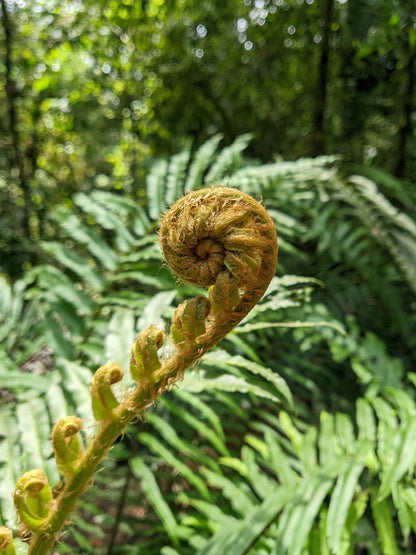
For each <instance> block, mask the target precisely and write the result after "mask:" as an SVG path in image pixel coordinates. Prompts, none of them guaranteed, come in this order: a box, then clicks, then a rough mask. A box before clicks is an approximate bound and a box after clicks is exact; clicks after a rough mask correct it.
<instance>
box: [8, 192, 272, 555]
mask: <svg viewBox="0 0 416 555" xmlns="http://www.w3.org/2000/svg"><path fill="white" fill-rule="evenodd" d="M160 243H161V246H162V250H163V253H164V256H165V258H166V261H167V263H168V265H169V266H170V267H171V268H172V269H173V271H174V272H175V273H176V274H177V275H178V277H179V278H181V279H182V280H184V281H186V282H189V283H193V284H196V285H200V286H206V287H209V290H208V297H205V296H202V295H198V296H197V297H195V298H193V299H190V300H188V301H185V302H184V303H182V304H181V305H179V306H178V307H177V309H176V311H175V314H174V316H173V319H172V324H171V330H170V335H169V337H168V338H166V337H165V333H164V331H162V330H160V329H158V328H157V327H156V326H153V325H151V326H149V327H148V328H147V329H145V330H144V331H142V332H141V333H140V334H139V335H138V337H137V339H136V341H135V342H134V343H133V346H132V352H131V358H130V368H129V370H130V375H131V378H132V379H133V381H134V382H135V387H134V389H132V390H131V392H130V393H128V395H127V396H126V397H125V398H124V399H123V400H119V399H118V397H117V396H116V395H115V393H114V391H113V386H114V385H115V384H116V383H118V382H120V381H121V379H122V377H123V370H122V368H121V366H120V365H119V364H117V363H115V362H108V363H106V364H104V366H102V367H101V368H99V369H98V370H97V372H96V373H95V375H94V377H93V380H92V384H91V396H92V408H93V413H94V417H95V419H96V421H97V433H96V435H95V436H94V437H93V438H92V439H91V440H90V441H89V444H88V445H87V447H86V448H85V449H84V448H83V445H82V441H81V440H80V435H79V434H80V432H81V429H82V422H81V420H80V419H79V418H77V417H75V416H67V417H65V418H63V419H61V420H59V421H58V422H57V424H56V425H55V427H54V429H53V432H52V443H53V448H54V453H55V459H56V463H57V466H58V469H59V471H60V473H61V474H62V476H63V480H62V482H61V483H60V484H59V487H57V488H55V490H54V491H53V490H52V488H51V486H50V485H49V484H48V480H47V478H46V476H45V474H44V473H43V471H41V470H39V469H35V470H30V471H29V472H26V473H25V474H24V475H23V476H21V477H20V478H19V480H18V481H17V484H16V491H15V494H14V499H15V506H16V510H17V512H18V515H19V519H20V521H21V524H22V527H23V528H24V529H25V531H27V532H28V533H29V534H30V535H31V538H30V544H29V554H36V555H46V554H48V553H50V551H51V549H52V547H53V545H54V544H55V543H56V541H57V540H58V537H59V533H60V531H61V529H62V527H63V526H64V525H65V523H66V522H67V520H68V517H69V515H70V513H71V511H72V509H73V507H74V505H75V503H76V501H77V499H78V498H79V496H80V495H81V494H82V493H83V491H85V489H86V488H87V487H88V485H89V483H90V481H91V477H92V475H93V473H94V471H95V469H96V468H97V466H98V465H99V463H100V462H101V461H102V459H103V458H104V457H105V455H106V454H107V452H108V451H109V449H110V448H111V446H112V445H113V443H114V442H115V440H116V439H117V437H118V436H119V435H120V434H121V433H123V431H124V429H125V428H126V426H127V425H128V424H129V423H130V422H131V421H133V420H134V419H136V418H137V417H138V416H140V414H141V413H143V411H144V410H145V409H146V408H147V407H149V406H150V405H151V404H152V403H153V401H154V400H155V399H156V398H157V397H158V396H160V395H161V394H162V393H163V392H164V391H165V390H166V389H169V388H171V387H172V386H173V385H174V384H175V383H176V382H177V381H178V380H180V379H181V378H182V376H183V374H184V372H185V370H186V369H187V368H188V367H189V366H191V365H192V364H194V363H195V362H196V361H197V360H198V359H199V358H200V357H201V356H202V355H203V354H204V353H206V352H207V351H208V350H209V349H211V348H212V347H213V346H214V345H215V344H216V343H218V342H219V341H220V340H221V339H222V338H223V337H224V336H225V335H226V334H227V333H228V332H229V331H231V330H232V329H233V327H234V326H236V325H237V324H238V322H240V321H241V320H242V319H243V318H244V316H245V315H246V314H247V313H248V312H249V311H250V310H251V309H252V308H253V307H254V305H255V304H256V303H257V302H258V300H259V299H260V298H261V297H262V296H263V294H264V292H265V291H266V288H267V286H268V284H269V282H270V280H271V279H272V277H273V275H274V272H275V267H276V262H277V250H278V246H277V238H276V232H275V229H274V225H273V222H272V220H271V219H270V217H269V216H268V214H267V212H266V211H265V209H264V208H263V206H262V205H261V204H259V203H258V202H257V201H255V200H254V199H252V198H251V197H250V196H248V195H246V194H245V193H242V192H240V191H238V190H237V189H232V188H228V187H213V188H209V189H204V190H201V191H197V192H193V193H190V194H188V195H186V196H185V197H183V198H182V199H180V200H179V201H177V202H176V203H175V204H174V205H173V206H172V208H171V209H170V210H169V211H168V212H167V213H166V215H165V216H164V217H163V219H162V222H161V227H160ZM166 343H168V344H169V346H170V349H167V350H166V352H168V353H169V355H159V351H160V349H161V348H162V347H163V346H164V345H165V344H166ZM1 532H2V537H1V541H0V552H5V553H8V554H11V553H14V552H15V551H14V547H13V541H12V539H11V535H10V533H9V532H8V531H7V529H3V530H2V531H1Z"/></svg>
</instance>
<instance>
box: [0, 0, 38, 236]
mask: <svg viewBox="0 0 416 555" xmlns="http://www.w3.org/2000/svg"><path fill="white" fill-rule="evenodd" d="M0 6H1V20H2V25H3V31H4V42H5V60H4V65H5V68H6V71H5V78H6V84H5V91H6V101H7V111H8V132H9V135H10V138H11V145H12V152H13V165H14V167H15V168H16V169H17V172H18V177H19V185H20V188H21V190H22V194H23V198H24V207H23V222H22V229H23V232H24V234H25V236H26V237H27V238H28V239H30V224H29V218H30V212H31V195H30V186H29V182H28V179H27V176H26V170H25V162H24V155H23V153H22V150H21V140H20V134H19V131H18V126H17V113H16V85H15V82H14V80H13V76H12V69H13V60H12V48H13V29H12V23H11V21H10V18H9V14H8V12H7V6H6V2H5V0H0ZM10 170H12V168H10Z"/></svg>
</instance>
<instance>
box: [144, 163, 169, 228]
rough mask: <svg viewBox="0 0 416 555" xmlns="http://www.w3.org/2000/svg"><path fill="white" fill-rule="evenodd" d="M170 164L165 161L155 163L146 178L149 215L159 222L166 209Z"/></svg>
mask: <svg viewBox="0 0 416 555" xmlns="http://www.w3.org/2000/svg"><path fill="white" fill-rule="evenodd" d="M167 171H168V163H167V161H166V160H164V159H160V160H157V161H155V162H154V163H153V164H152V166H151V169H150V171H149V173H148V174H147V177H146V193H147V200H148V203H149V207H148V210H149V215H150V217H151V218H152V219H153V220H158V219H159V217H160V215H161V214H163V212H164V211H165V209H166V204H165V194H166V176H167Z"/></svg>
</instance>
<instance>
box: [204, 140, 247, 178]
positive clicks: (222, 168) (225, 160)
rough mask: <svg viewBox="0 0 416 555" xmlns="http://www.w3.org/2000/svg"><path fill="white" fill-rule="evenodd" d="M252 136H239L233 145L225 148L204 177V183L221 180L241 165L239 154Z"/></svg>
mask: <svg viewBox="0 0 416 555" xmlns="http://www.w3.org/2000/svg"><path fill="white" fill-rule="evenodd" d="M252 137H253V136H252V135H251V134H250V133H247V134H245V135H240V136H239V137H237V138H236V139H235V141H234V142H233V144H231V145H230V146H228V147H225V148H224V149H223V150H222V151H221V152H220V153H219V154H218V156H217V158H216V160H215V162H214V163H213V164H212V166H211V168H210V170H209V171H208V173H207V175H206V176H205V180H204V182H205V183H206V184H207V185H210V184H212V183H214V182H218V181H221V180H223V179H224V178H225V177H226V176H227V175H231V174H232V173H234V172H235V171H236V170H237V169H239V168H240V167H241V165H242V157H241V152H242V151H243V150H245V149H246V148H247V146H248V144H249V142H250V141H251V139H252Z"/></svg>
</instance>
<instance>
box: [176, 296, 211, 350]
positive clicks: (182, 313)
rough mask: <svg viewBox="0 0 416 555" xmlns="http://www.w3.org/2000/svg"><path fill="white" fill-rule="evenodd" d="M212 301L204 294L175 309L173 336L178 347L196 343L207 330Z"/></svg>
mask: <svg viewBox="0 0 416 555" xmlns="http://www.w3.org/2000/svg"><path fill="white" fill-rule="evenodd" d="M209 311H210V302H209V300H208V299H207V298H205V297H203V296H202V295H197V296H196V297H195V298H194V299H190V300H189V301H185V302H184V303H182V304H181V305H179V306H178V308H177V309H176V310H175V314H174V316H173V318H172V328H171V336H172V339H173V341H174V342H175V343H176V345H177V347H179V348H180V347H181V346H182V347H185V346H186V344H189V345H195V343H196V341H197V339H198V337H200V336H201V335H203V334H204V333H205V331H206V327H205V324H206V322H205V321H206V318H207V316H208V314H209Z"/></svg>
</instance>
